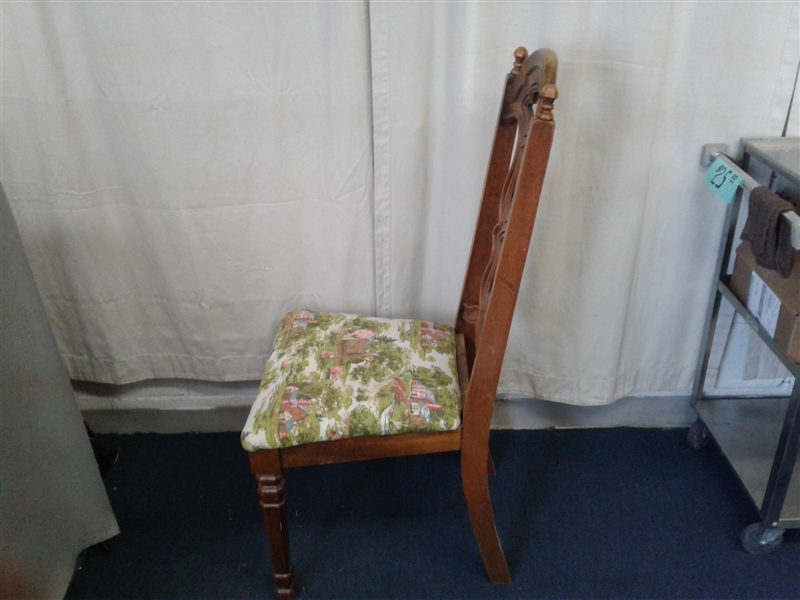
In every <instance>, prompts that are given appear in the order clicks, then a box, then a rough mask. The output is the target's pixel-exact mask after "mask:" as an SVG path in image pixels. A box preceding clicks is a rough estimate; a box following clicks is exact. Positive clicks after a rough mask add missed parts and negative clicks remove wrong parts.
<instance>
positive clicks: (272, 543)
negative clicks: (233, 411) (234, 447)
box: [250, 451, 294, 600]
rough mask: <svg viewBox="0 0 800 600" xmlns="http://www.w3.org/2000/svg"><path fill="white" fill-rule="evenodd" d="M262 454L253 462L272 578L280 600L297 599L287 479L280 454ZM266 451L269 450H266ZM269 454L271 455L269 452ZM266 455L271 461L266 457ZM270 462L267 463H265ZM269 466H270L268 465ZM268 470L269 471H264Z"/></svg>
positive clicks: (252, 457)
mask: <svg viewBox="0 0 800 600" xmlns="http://www.w3.org/2000/svg"><path fill="white" fill-rule="evenodd" d="M273 452H274V456H266V457H264V456H262V457H259V458H260V459H261V460H254V456H253V455H251V461H250V462H251V465H252V467H253V470H254V471H255V476H256V481H257V482H258V497H259V499H260V505H261V509H262V510H263V512H264V523H265V524H266V528H267V539H268V540H269V550H270V554H271V556H272V570H273V575H272V578H273V580H274V582H275V595H276V597H277V598H278V600H289V599H290V598H294V570H293V569H292V562H291V559H290V556H289V528H288V525H287V521H286V480H285V479H284V478H283V473H282V472H281V467H280V455H279V454H278V452H277V451H273ZM258 454H261V453H258ZM265 454H267V453H265ZM268 454H272V452H269V453H268ZM265 458H268V459H271V460H265ZM265 463H267V464H265ZM265 467H267V468H265ZM265 471H268V472H265Z"/></svg>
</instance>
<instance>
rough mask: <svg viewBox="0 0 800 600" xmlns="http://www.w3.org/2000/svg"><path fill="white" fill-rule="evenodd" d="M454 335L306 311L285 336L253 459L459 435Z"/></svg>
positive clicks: (272, 363) (271, 371)
mask: <svg viewBox="0 0 800 600" xmlns="http://www.w3.org/2000/svg"><path fill="white" fill-rule="evenodd" d="M460 425H461V391H460V389H459V386H458V371H457V367H456V352H455V333H454V332H453V329H452V327H448V326H445V325H437V324H434V323H431V322H429V321H413V320H407V319H383V318H378V317H358V316H355V315H348V314H335V313H312V312H310V311H307V310H297V311H293V312H290V313H288V314H286V315H285V316H284V317H283V319H282V320H281V323H280V326H279V327H278V333H277V334H276V336H275V343H274V346H273V350H272V354H271V355H270V357H269V360H268V361H267V367H266V369H265V370H264V378H263V379H262V381H261V387H260V390H259V395H258V398H257V399H256V401H255V403H254V404H253V407H252V409H251V410H250V416H249V417H248V419H247V424H246V425H245V428H244V430H243V431H242V445H243V446H244V448H245V450H248V451H251V452H252V451H256V450H262V449H267V448H282V447H287V446H298V445H300V444H308V443H312V442H322V441H326V440H336V439H341V438H347V437H359V436H378V435H393V434H399V433H408V432H419V431H428V432H430V431H444V430H450V429H458V427H459V426H460Z"/></svg>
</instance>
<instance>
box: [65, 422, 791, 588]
mask: <svg viewBox="0 0 800 600" xmlns="http://www.w3.org/2000/svg"><path fill="white" fill-rule="evenodd" d="M685 436H686V431H685V430H657V429H605V430H571V431H495V432H493V433H492V442H491V447H492V453H493V455H494V459H495V463H496V464H497V470H498V474H497V476H496V477H494V478H492V483H491V487H492V497H493V501H494V507H495V514H496V518H497V525H498V529H499V531H500V536H501V539H502V540H503V545H504V549H505V553H506V557H507V559H508V564H509V568H510V569H511V573H512V577H513V579H514V582H513V584H512V585H510V586H493V585H492V584H490V583H489V581H488V579H487V577H486V574H485V572H484V569H483V565H482V563H481V560H480V556H479V554H478V550H477V546H476V544H475V541H474V539H473V537H472V530H471V528H470V525H469V520H468V516H467V510H466V506H465V504H464V500H463V495H462V491H461V483H460V474H459V457H458V455H457V454H455V453H448V454H440V455H432V456H421V457H411V458H400V459H387V460H381V461H370V462H364V463H351V464H345V465H337V466H328V467H308V468H302V469H295V470H291V471H288V472H287V476H286V478H287V483H288V491H289V497H288V502H289V514H290V531H291V540H292V554H293V561H294V565H295V573H296V579H297V584H298V592H299V593H298V598H299V599H300V600H302V599H307V600H312V599H316V598H459V599H461V598H464V599H469V598H498V599H502V598H543V599H544V598H553V599H555V598H598V599H599V598H615V599H633V598H636V599H640V598H655V599H661V598H664V599H666V598H698V599H699V598H717V599H723V598H724V599H745V598H765V599H767V598H768V599H773V598H786V599H790V598H792V599H797V598H800V530H789V531H787V532H786V534H785V535H784V544H783V546H782V547H781V548H780V549H779V550H778V551H777V552H775V553H773V554H769V555H763V556H753V555H750V554H747V553H746V552H745V551H744V550H743V549H742V547H741V544H740V542H739V534H740V533H741V531H742V529H743V528H744V527H745V526H747V525H749V524H750V523H752V522H754V521H756V520H757V515H756V511H755V509H754V508H753V506H752V504H751V502H750V500H749V497H748V496H747V493H746V492H745V491H744V488H742V487H741V485H740V484H739V482H738V480H737V479H736V476H735V475H734V474H733V472H732V471H731V469H730V468H729V466H728V464H727V463H726V462H725V459H724V458H723V457H722V456H721V454H720V452H719V450H718V448H717V447H716V446H715V445H714V444H710V445H709V446H707V447H706V448H704V449H702V450H699V451H697V450H692V449H691V448H689V447H688V446H687V445H686V443H685ZM102 439H103V441H104V443H106V444H107V445H109V446H112V447H116V448H118V449H119V451H120V459H119V462H118V464H117V466H116V467H114V469H113V470H112V471H111V474H110V475H109V477H108V478H107V480H106V485H107V488H108V491H109V496H110V498H111V503H112V505H113V507H114V511H115V513H116V515H117V519H118V521H119V525H120V528H121V531H122V534H121V535H120V536H118V537H117V538H115V539H113V540H111V541H110V543H109V545H110V546H111V549H112V553H111V555H110V556H106V555H104V554H103V553H101V552H99V551H97V550H94V549H93V550H92V552H90V553H89V554H88V556H87V557H86V560H85V562H84V564H83V567H82V569H81V570H80V571H78V572H77V574H76V576H75V579H74V580H73V583H72V586H71V587H70V590H69V592H68V595H67V598H70V599H72V600H78V599H83V598H104V599H113V598H136V599H157V598H158V599H160V598H164V599H178V598H192V599H201V598H217V599H228V598H231V599H232V598H272V597H273V591H272V590H273V587H272V583H271V576H270V573H271V572H270V568H269V562H268V556H269V554H268V547H267V543H266V536H265V534H264V528H263V522H262V520H261V512H260V509H259V507H258V504H257V497H256V488H255V481H254V480H253V478H252V476H251V475H250V471H249V466H248V462H247V456H246V453H245V452H244V451H243V450H242V449H241V447H240V445H239V440H238V435H237V434H227V433H226V434H182V435H133V436H103V437H102Z"/></svg>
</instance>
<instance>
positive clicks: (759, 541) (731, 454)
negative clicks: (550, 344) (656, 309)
mask: <svg viewBox="0 0 800 600" xmlns="http://www.w3.org/2000/svg"><path fill="white" fill-rule="evenodd" d="M751 160H753V161H758V162H759V163H760V164H761V165H763V166H764V167H766V169H767V172H769V173H770V177H769V179H770V181H769V182H768V183H765V184H764V185H769V186H770V187H772V184H773V182H774V181H775V179H776V177H780V178H782V179H783V180H784V181H785V182H788V184H789V185H792V186H795V187H796V188H800V138H752V139H743V140H742V158H741V160H740V162H739V164H740V167H741V169H742V170H743V171H744V173H747V172H748V170H749V169H750V167H751ZM752 166H755V165H752ZM762 170H763V167H762ZM745 177H747V179H748V180H749V181H750V182H751V184H755V185H757V184H756V183H755V182H754V181H753V179H752V178H750V177H749V176H746V175H745ZM741 197H742V192H741V188H740V189H739V191H738V192H737V194H736V196H735V198H734V200H733V202H732V203H731V204H730V206H729V208H728V212H727V216H726V222H725V227H724V229H723V231H724V234H723V236H722V240H721V244H720V250H719V255H718V258H717V271H716V272H717V275H718V277H717V279H716V281H715V283H714V291H713V293H712V294H711V298H710V300H709V306H708V312H707V316H706V327H705V330H704V339H703V343H702V345H701V348H702V350H701V353H700V356H699V358H698V365H697V371H696V374H695V381H694V386H693V391H692V407H693V408H694V409H695V411H697V414H698V420H697V422H695V424H694V425H693V426H692V427H691V429H690V430H689V435H688V438H687V441H688V442H689V445H690V446H692V447H694V448H700V447H702V446H704V445H705V444H706V443H708V442H709V441H710V440H711V439H714V440H715V441H716V443H717V445H718V446H719V448H720V450H721V451H722V453H723V454H724V455H725V457H726V458H727V460H728V462H729V463H730V465H731V467H732V468H733V470H734V471H735V472H736V474H737V476H738V477H739V479H740V480H741V482H742V484H743V485H744V487H745V488H746V489H747V492H748V493H749V494H750V498H751V499H752V500H753V503H754V504H755V506H756V508H757V509H758V511H759V516H760V517H761V519H762V520H761V521H760V522H756V523H753V524H752V525H750V526H749V527H746V528H745V529H744V531H743V532H742V536H741V538H742V545H743V546H744V548H745V549H746V550H747V551H748V552H751V553H753V554H764V553H767V552H771V551H773V550H775V549H777V548H778V547H779V546H780V544H781V542H782V540H783V532H784V531H785V530H786V529H789V528H798V527H800V463H798V461H797V455H798V446H800V365H797V364H794V363H793V362H791V361H790V360H789V358H788V357H787V356H786V353H785V352H784V351H783V350H782V349H781V348H780V347H779V346H778V345H777V344H776V343H775V341H774V340H773V339H772V337H771V336H770V334H769V333H767V331H766V330H765V329H764V327H762V326H761V324H760V323H759V322H758V321H757V320H756V318H755V317H754V316H753V314H752V313H751V312H750V311H749V310H748V309H747V307H746V306H744V305H743V304H742V303H741V302H740V301H739V300H738V299H737V298H736V296H734V295H733V293H732V292H731V290H730V288H729V286H728V283H729V281H730V277H729V276H728V275H727V269H728V264H729V262H730V257H731V253H732V250H733V248H734V243H735V241H736V240H735V239H734V235H735V231H736V223H737V219H738V215H739V209H740V207H741ZM723 297H724V298H725V299H726V300H727V301H728V302H730V303H731V304H732V305H733V307H734V309H735V310H736V312H737V313H738V314H740V315H742V316H743V317H744V319H745V320H746V321H747V323H748V324H749V325H750V327H751V328H752V329H753V330H754V331H755V332H756V333H757V334H758V336H759V337H760V338H761V340H762V341H763V342H764V344H766V345H767V347H768V348H769V349H770V350H771V351H772V353H773V354H775V356H776V357H777V358H778V359H779V360H780V361H781V362H782V363H783V365H784V366H785V367H786V368H787V369H788V371H789V373H791V375H792V376H794V378H795V381H794V386H793V387H792V392H791V396H790V397H788V398H787V397H780V398H739V397H724V398H720V397H717V396H715V397H713V398H709V397H706V396H705V394H704V391H703V388H704V384H705V377H706V370H707V368H708V361H709V356H710V354H711V345H712V342H713V338H714V332H715V330H716V324H717V317H718V315H719V308H720V304H721V302H722V298H723Z"/></svg>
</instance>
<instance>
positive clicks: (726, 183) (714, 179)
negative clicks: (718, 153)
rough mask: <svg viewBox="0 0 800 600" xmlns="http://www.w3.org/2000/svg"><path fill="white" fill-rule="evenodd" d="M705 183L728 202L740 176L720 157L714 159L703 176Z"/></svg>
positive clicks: (739, 180) (731, 198) (734, 191)
mask: <svg viewBox="0 0 800 600" xmlns="http://www.w3.org/2000/svg"><path fill="white" fill-rule="evenodd" d="M705 181H706V185H708V187H710V188H711V189H712V190H713V191H714V193H715V194H716V195H717V196H719V197H720V198H722V199H723V200H725V202H727V203H728V204H730V203H731V201H732V200H733V195H734V194H735V193H736V188H738V187H739V185H740V184H741V183H742V178H741V176H740V175H739V174H738V173H737V172H736V171H734V170H733V169H732V168H731V167H730V165H729V164H728V163H726V162H725V161H724V160H722V159H721V158H718V159H717V160H715V161H714V164H712V165H711V166H710V167H709V168H708V171H707V172H706V177H705Z"/></svg>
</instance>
